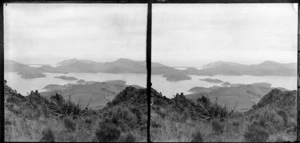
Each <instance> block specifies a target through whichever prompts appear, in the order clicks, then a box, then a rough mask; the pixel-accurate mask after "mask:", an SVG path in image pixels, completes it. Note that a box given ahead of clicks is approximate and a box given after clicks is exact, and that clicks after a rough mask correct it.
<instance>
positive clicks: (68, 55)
mask: <svg viewBox="0 0 300 143" xmlns="http://www.w3.org/2000/svg"><path fill="white" fill-rule="evenodd" d="M146 17H147V5H146V4H130V5H129V4H29V3H28V4H26V3H24V4H7V5H4V39H5V40H4V54H5V57H4V58H5V68H4V69H5V81H4V84H5V87H4V90H5V93H4V96H5V103H4V106H5V107H4V110H5V111H4V112H5V113H4V114H5V125H4V127H5V129H4V134H5V138H4V139H5V141H8V142H9V141H34V142H36V141H41V142H94V141H95V142H108V141H114V142H123V141H124V142H142V141H144V142H146V141H147V105H146V104H147V99H146V98H147V96H146V77H147V76H146V74H147V70H146V54H145V53H146Z"/></svg>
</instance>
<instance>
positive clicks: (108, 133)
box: [96, 122, 121, 142]
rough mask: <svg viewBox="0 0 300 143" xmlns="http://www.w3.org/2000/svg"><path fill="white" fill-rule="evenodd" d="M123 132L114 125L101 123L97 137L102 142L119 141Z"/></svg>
mask: <svg viewBox="0 0 300 143" xmlns="http://www.w3.org/2000/svg"><path fill="white" fill-rule="evenodd" d="M120 134H121V131H120V130H119V129H118V128H117V127H116V126H115V125H114V124H112V123H109V122H100V123H99V128H98V129H97V131H96V137H97V138H98V140H99V141H100V142H109V141H117V140H118V139H119V137H120Z"/></svg>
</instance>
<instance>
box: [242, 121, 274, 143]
mask: <svg viewBox="0 0 300 143" xmlns="http://www.w3.org/2000/svg"><path fill="white" fill-rule="evenodd" d="M244 138H245V141H247V142H266V141H267V140H268V138H269V133H268V132H267V131H266V130H265V129H264V128H263V127H262V126H261V125H259V123H258V122H254V123H252V124H251V125H249V126H248V129H247V130H246V131H245V133H244Z"/></svg>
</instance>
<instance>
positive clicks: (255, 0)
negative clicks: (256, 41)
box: [4, 0, 298, 4]
mask: <svg viewBox="0 0 300 143" xmlns="http://www.w3.org/2000/svg"><path fill="white" fill-rule="evenodd" d="M4 3H181V4H184V3H298V0H61V1H60V0H4Z"/></svg>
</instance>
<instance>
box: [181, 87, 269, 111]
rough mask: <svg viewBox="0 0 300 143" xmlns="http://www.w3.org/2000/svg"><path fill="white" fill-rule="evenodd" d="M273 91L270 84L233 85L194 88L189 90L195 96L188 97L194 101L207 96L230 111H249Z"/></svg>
mask: <svg viewBox="0 0 300 143" xmlns="http://www.w3.org/2000/svg"><path fill="white" fill-rule="evenodd" d="M271 90H272V88H271V84H268V83H254V84H233V85H230V86H226V87H219V86H214V87H210V88H204V87H194V88H191V89H190V90H189V91H190V92H193V94H189V95H186V96H187V98H189V99H191V100H193V101H196V100H197V99H198V98H200V97H201V96H207V97H208V98H210V99H211V100H212V101H214V100H218V103H219V104H222V105H226V106H228V108H230V109H232V108H234V107H235V106H236V110H238V111H247V110H248V109H250V108H251V106H252V105H253V104H255V103H257V102H258V101H259V100H260V99H261V98H262V97H263V96H264V95H265V94H267V93H268V92H270V91H271ZM216 98H217V99H216Z"/></svg>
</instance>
